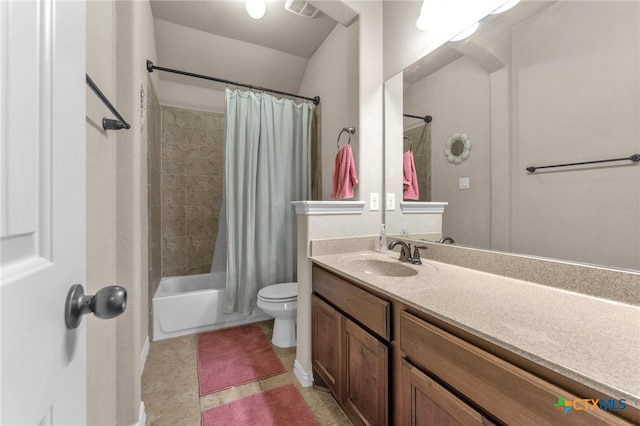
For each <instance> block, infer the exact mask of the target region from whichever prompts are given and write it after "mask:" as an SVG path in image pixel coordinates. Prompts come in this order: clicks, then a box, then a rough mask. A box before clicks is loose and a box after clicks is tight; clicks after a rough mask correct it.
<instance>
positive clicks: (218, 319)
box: [153, 272, 270, 340]
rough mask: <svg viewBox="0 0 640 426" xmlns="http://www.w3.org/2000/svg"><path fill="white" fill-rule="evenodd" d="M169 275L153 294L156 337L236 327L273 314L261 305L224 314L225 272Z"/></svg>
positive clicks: (156, 338) (154, 336)
mask: <svg viewBox="0 0 640 426" xmlns="http://www.w3.org/2000/svg"><path fill="white" fill-rule="evenodd" d="M210 275H211V274H199V275H185V276H178V277H165V278H162V279H161V280H160V285H159V286H158V290H156V294H155V295H154V296H153V340H161V339H168V338H170V337H177V336H183V335H185V334H194V333H201V332H203V331H209V330H215V329H218V328H226V327H233V326H236V325H241V324H247V323H251V322H257V321H264V320H267V319H269V318H270V317H269V316H268V315H267V314H265V313H264V312H262V310H260V308H258V307H257V306H254V307H253V313H252V314H251V315H250V316H248V317H245V316H244V315H242V314H239V313H234V314H225V313H224V311H223V310H224V294H225V291H226V290H225V282H224V281H225V273H224V272H218V273H216V275H215V276H214V279H213V280H212V279H211V276H210Z"/></svg>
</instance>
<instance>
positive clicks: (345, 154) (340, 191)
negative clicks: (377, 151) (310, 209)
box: [331, 144, 358, 198]
mask: <svg viewBox="0 0 640 426" xmlns="http://www.w3.org/2000/svg"><path fill="white" fill-rule="evenodd" d="M331 180H332V183H333V184H332V186H331V198H353V187H354V186H355V185H356V184H357V183H358V178H357V177H356V163H355V161H354V160H353V152H352V151H351V145H349V144H346V145H343V146H342V147H340V149H338V154H337V155H336V162H335V163H334V165H333V171H332V172H331Z"/></svg>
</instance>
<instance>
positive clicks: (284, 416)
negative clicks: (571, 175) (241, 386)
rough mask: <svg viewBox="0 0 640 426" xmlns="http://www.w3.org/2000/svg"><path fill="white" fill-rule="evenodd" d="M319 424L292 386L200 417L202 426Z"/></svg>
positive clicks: (276, 389) (247, 398) (235, 402)
mask: <svg viewBox="0 0 640 426" xmlns="http://www.w3.org/2000/svg"><path fill="white" fill-rule="evenodd" d="M319 424H320V423H318V421H317V420H316V418H315V417H314V415H313V413H312V412H311V410H310V409H309V406H308V405H307V404H306V403H305V401H304V398H302V395H301V394H300V392H299V391H298V389H296V388H295V386H294V385H292V384H288V385H284V386H280V387H278V388H275V389H271V390H268V391H265V392H259V393H257V394H254V395H251V396H248V397H246V398H241V399H237V400H235V401H232V402H229V403H227V404H224V405H221V406H219V407H216V408H212V409H210V410H207V411H205V412H203V413H202V426H214V425H234V426H244V425H247V426H255V425H260V426H285V425H300V426H310V425H319Z"/></svg>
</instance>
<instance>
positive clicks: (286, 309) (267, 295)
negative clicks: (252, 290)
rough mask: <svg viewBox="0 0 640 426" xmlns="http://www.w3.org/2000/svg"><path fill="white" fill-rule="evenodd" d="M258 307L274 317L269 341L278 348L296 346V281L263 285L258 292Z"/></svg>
mask: <svg viewBox="0 0 640 426" xmlns="http://www.w3.org/2000/svg"><path fill="white" fill-rule="evenodd" d="M258 307H259V308H260V309H262V311H263V312H264V313H265V314H267V315H269V316H271V317H273V318H274V322H273V337H272V338H271V343H273V345H274V346H277V347H279V348H291V347H294V346H296V314H297V312H298V283H297V282H293V283H280V284H272V285H268V286H266V287H263V288H262V289H260V291H259V292H258Z"/></svg>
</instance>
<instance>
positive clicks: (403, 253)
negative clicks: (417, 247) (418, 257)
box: [389, 240, 411, 262]
mask: <svg viewBox="0 0 640 426" xmlns="http://www.w3.org/2000/svg"><path fill="white" fill-rule="evenodd" d="M398 244H400V246H401V249H400V258H399V259H398V260H399V261H400V262H411V258H410V257H409V256H410V255H411V244H407V243H405V242H404V241H400V240H393V241H391V242H390V243H389V250H393V248H394V247H395V246H397V245H398Z"/></svg>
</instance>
